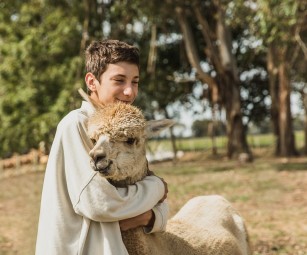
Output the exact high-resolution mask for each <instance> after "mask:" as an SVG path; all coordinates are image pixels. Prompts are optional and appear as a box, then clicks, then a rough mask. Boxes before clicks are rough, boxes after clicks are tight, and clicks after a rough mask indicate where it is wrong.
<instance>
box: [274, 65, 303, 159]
mask: <svg viewBox="0 0 307 255" xmlns="http://www.w3.org/2000/svg"><path fill="white" fill-rule="evenodd" d="M278 76H279V84H280V90H279V134H280V156H283V157H287V156H295V155H297V154H298V153H297V151H296V149H295V139H294V133H293V125H292V116H291V108H290V94H291V88H290V79H289V71H288V66H287V63H286V61H282V62H281V63H280V65H279V68H278Z"/></svg>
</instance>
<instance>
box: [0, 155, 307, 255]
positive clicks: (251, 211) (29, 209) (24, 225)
mask: <svg viewBox="0 0 307 255" xmlns="http://www.w3.org/2000/svg"><path fill="white" fill-rule="evenodd" d="M271 154H272V153H271V151H268V149H261V150H260V149H259V150H258V151H257V153H255V161H254V162H253V163H250V164H243V165H242V164H238V162H237V161H229V160H226V159H225V158H224V157H223V156H222V155H220V156H215V157H213V156H211V155H210V154H209V152H208V151H205V152H202V151H195V152H188V153H185V154H184V156H183V157H182V158H180V159H179V160H178V162H177V163H176V164H174V163H172V162H163V163H157V164H152V165H151V169H152V170H154V171H155V173H156V174H158V175H160V176H161V177H163V178H164V179H165V180H166V181H167V182H168V184H169V197H168V201H169V204H170V207H171V214H172V215H173V214H174V213H175V212H176V211H178V209H179V208H180V207H181V206H182V205H183V204H184V203H185V202H186V201H187V200H188V199H190V198H192V197H194V196H198V195H208V194H220V195H223V196H225V197H226V198H227V199H228V200H230V201H231V202H232V203H233V205H234V206H235V207H236V208H237V209H238V211H239V212H240V213H241V215H242V216H243V217H244V218H245V220H246V223H247V227H248V230H249V232H250V237H251V241H252V244H253V246H254V250H255V251H254V255H260V254H268V255H271V254H280V255H286V254H288V255H307V234H306V233H307V217H306V215H307V158H306V157H300V158H292V159H280V158H279V159H277V158H273V157H271V156H270V155H271ZM43 177H44V173H43V171H37V172H32V173H23V174H20V175H17V176H11V177H7V178H2V179H0V255H13V254H14V255H33V254H34V246H35V238H36V230H37V220H38V213H39V203H40V194H41V188H42V182H43Z"/></svg>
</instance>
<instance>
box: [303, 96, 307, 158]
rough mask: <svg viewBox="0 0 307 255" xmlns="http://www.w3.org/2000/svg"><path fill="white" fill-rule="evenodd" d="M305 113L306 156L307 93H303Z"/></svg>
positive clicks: (305, 151) (305, 145)
mask: <svg viewBox="0 0 307 255" xmlns="http://www.w3.org/2000/svg"><path fill="white" fill-rule="evenodd" d="M303 102H304V112H305V123H304V127H305V128H304V137H305V139H304V140H305V144H304V155H307V93H305V92H303Z"/></svg>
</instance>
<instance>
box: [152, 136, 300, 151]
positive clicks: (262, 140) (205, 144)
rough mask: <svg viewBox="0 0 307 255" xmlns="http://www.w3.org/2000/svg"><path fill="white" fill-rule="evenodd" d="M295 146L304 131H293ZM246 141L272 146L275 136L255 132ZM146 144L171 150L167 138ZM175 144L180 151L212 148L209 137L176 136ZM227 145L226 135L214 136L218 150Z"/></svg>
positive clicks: (298, 145)
mask: <svg viewBox="0 0 307 255" xmlns="http://www.w3.org/2000/svg"><path fill="white" fill-rule="evenodd" d="M295 140H296V145H297V148H302V147H303V146H304V133H303V131H297V132H296V133H295ZM247 141H248V144H249V146H250V147H251V148H252V149H253V148H274V146H275V137H274V135H273V134H257V135H248V136H247ZM148 146H149V148H150V149H151V150H152V151H156V150H172V146H171V141H170V140H169V139H159V140H150V141H149V142H148ZM176 146H177V149H178V150H181V151H203V150H205V151H206V150H211V149H212V141H211V138H210V137H200V138H176ZM226 146H227V137H225V136H219V137H216V147H217V149H218V150H221V149H224V150H225V148H226Z"/></svg>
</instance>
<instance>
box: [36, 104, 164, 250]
mask: <svg viewBox="0 0 307 255" xmlns="http://www.w3.org/2000/svg"><path fill="white" fill-rule="evenodd" d="M91 111H92V108H91V105H90V104H89V103H87V102H83V103H82V106H81V108H80V109H77V110H74V111H72V112H70V113H69V114H68V115H67V116H66V117H64V118H63V120H62V121H61V122H60V123H59V125H58V127H57V132H56V135H55V138H54V141H53V144H52V148H51V151H50V155H49V160H48V163H47V168H46V173H45V179H44V185H43V191H42V199H41V209H40V218H39V225H38V234H37V241H36V255H112V254H114V255H122V254H125V255H126V254H128V252H127V250H126V248H125V246H124V244H123V241H122V238H121V233H120V228H119V224H118V221H119V220H122V219H126V218H131V217H134V216H137V215H139V214H142V213H144V212H146V211H148V210H150V209H153V211H154V213H155V218H156V220H155V224H154V226H153V228H152V229H151V230H149V231H148V230H147V233H152V232H158V231H163V230H165V227H166V221H167V218H168V206H167V203H166V202H163V203H160V204H158V201H159V200H160V199H161V198H162V196H163V194H164V185H163V183H162V181H161V180H160V179H159V178H158V177H156V176H147V177H146V178H145V179H144V180H142V181H140V182H137V183H136V184H135V185H130V186H128V187H127V188H115V187H114V186H112V185H111V184H110V183H109V182H108V181H107V180H106V179H105V178H104V177H102V176H101V175H100V174H99V173H97V172H95V171H94V170H93V169H92V168H91V166H90V163H89V162H90V157H89V151H90V149H91V146H92V143H91V141H90V139H89V138H88V136H87V134H86V125H85V123H86V120H87V118H88V115H89V114H90V112H91ZM145 232H146V230H145Z"/></svg>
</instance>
